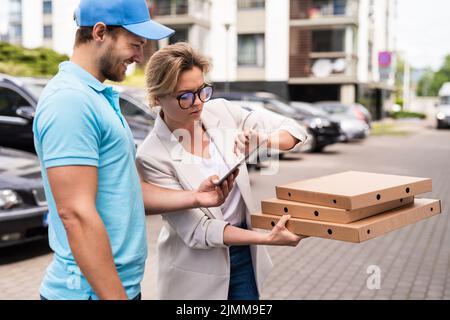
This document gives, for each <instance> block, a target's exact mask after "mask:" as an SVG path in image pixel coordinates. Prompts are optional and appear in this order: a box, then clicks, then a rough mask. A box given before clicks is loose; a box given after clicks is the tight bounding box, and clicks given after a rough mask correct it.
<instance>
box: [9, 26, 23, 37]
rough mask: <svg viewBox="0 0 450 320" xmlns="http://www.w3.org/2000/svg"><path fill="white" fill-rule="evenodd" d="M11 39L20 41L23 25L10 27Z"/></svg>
mask: <svg viewBox="0 0 450 320" xmlns="http://www.w3.org/2000/svg"><path fill="white" fill-rule="evenodd" d="M9 37H10V38H11V39H19V38H21V37H22V25H21V24H13V25H11V26H10V27H9Z"/></svg>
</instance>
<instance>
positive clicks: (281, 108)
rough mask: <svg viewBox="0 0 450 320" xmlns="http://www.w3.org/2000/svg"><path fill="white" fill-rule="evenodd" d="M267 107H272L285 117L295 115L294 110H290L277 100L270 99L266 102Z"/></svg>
mask: <svg viewBox="0 0 450 320" xmlns="http://www.w3.org/2000/svg"><path fill="white" fill-rule="evenodd" d="M268 104H269V105H272V106H274V108H275V109H276V110H277V111H279V112H283V113H284V114H285V115H294V114H296V111H295V109H294V108H292V107H291V106H290V105H288V104H286V103H284V102H281V101H279V100H275V99H271V100H269V101H268Z"/></svg>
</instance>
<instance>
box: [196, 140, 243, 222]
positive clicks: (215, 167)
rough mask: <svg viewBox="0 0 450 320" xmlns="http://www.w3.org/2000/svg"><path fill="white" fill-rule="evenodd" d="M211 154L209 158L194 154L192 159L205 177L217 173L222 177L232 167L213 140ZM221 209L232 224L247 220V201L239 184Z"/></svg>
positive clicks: (210, 147)
mask: <svg viewBox="0 0 450 320" xmlns="http://www.w3.org/2000/svg"><path fill="white" fill-rule="evenodd" d="M209 155H210V158H209V159H207V158H202V157H198V156H196V155H192V161H193V163H195V164H197V165H199V166H200V169H201V170H200V171H201V172H202V173H203V175H204V179H206V178H208V177H210V176H213V175H217V176H219V178H220V177H222V176H223V175H225V174H226V173H227V172H228V170H230V168H231V167H229V166H228V165H227V164H226V162H225V160H224V159H223V158H222V156H221V154H220V153H219V152H218V150H217V147H216V145H215V144H214V142H212V141H210V142H209ZM197 187H199V186H197ZM220 210H222V215H223V218H224V220H225V221H226V222H228V223H230V224H231V225H238V224H241V223H242V222H243V221H245V210H246V207H245V202H244V199H242V195H241V191H240V190H239V188H238V186H237V184H234V185H233V189H232V190H231V192H230V193H229V194H228V197H227V199H226V200H225V202H224V203H223V204H222V205H221V206H220Z"/></svg>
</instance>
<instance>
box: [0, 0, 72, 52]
mask: <svg viewBox="0 0 450 320" xmlns="http://www.w3.org/2000/svg"><path fill="white" fill-rule="evenodd" d="M78 3H79V0H0V21H1V22H0V41H7V42H10V43H13V44H17V45H21V46H24V47H26V48H36V47H48V48H52V49H54V50H55V51H57V52H60V53H65V54H71V53H72V47H73V41H74V38H75V31H76V24H75V22H74V21H73V13H74V11H75V8H76V7H77V5H78Z"/></svg>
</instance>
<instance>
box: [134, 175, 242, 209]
mask: <svg viewBox="0 0 450 320" xmlns="http://www.w3.org/2000/svg"><path fill="white" fill-rule="evenodd" d="M238 174H239V169H237V170H236V172H234V173H233V174H232V175H230V177H228V179H227V180H226V181H224V182H223V183H222V184H221V185H220V186H216V185H215V184H214V182H217V181H219V177H217V176H211V177H209V178H208V179H206V180H204V181H203V182H202V184H201V185H200V187H199V188H198V189H197V190H186V191H185V190H173V189H168V188H163V187H160V186H157V185H155V184H152V183H147V182H145V181H141V187H142V194H143V198H144V207H145V213H146V214H147V215H152V214H159V213H168V212H174V211H178V210H184V209H192V208H209V207H218V206H220V205H221V204H222V203H224V201H225V200H226V198H227V197H228V194H229V193H230V191H231V189H232V188H233V185H234V180H235V179H236V177H237V175H238Z"/></svg>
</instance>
